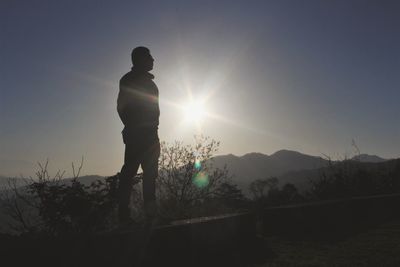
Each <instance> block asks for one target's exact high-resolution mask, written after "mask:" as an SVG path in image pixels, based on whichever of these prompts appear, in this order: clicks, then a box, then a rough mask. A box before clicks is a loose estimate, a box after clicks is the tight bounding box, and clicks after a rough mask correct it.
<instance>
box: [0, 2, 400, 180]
mask: <svg viewBox="0 0 400 267" xmlns="http://www.w3.org/2000/svg"><path fill="white" fill-rule="evenodd" d="M0 12H1V14H0V23H1V24H0V26H1V35H0V42H1V43H0V45H1V49H0V78H1V79H0V89H1V92H0V138H1V139H0V174H3V175H18V174H20V173H22V174H24V175H29V174H31V173H32V172H33V168H34V165H35V163H36V162H37V161H44V160H46V158H49V160H50V166H51V168H50V170H55V169H63V170H67V171H69V170H70V165H71V162H72V161H75V162H78V161H79V160H80V158H81V156H84V157H85V165H84V171H83V173H85V174H100V175H109V174H114V173H116V172H117V171H119V169H120V167H121V164H122V159H123V151H124V147H123V143H122V140H121V135H120V132H121V130H122V123H121V122H120V120H119V118H118V115H117V112H116V98H117V93H118V81H119V79H120V77H121V76H122V75H123V74H124V73H126V72H127V71H129V69H130V67H131V62H130V52H131V49H132V48H133V47H136V46H139V45H144V46H148V47H149V48H150V50H151V52H152V54H153V57H154V58H155V67H154V70H153V74H154V75H155V77H156V78H155V82H156V83H157V85H158V87H159V90H160V108H161V117H160V130H159V135H160V139H161V140H165V141H168V142H170V141H173V140H183V141H184V142H191V141H192V139H193V138H192V137H193V135H194V134H196V132H197V129H196V127H195V125H194V124H191V123H182V120H183V117H184V114H183V113H182V111H181V110H180V109H177V108H176V107H174V105H173V104H174V103H175V104H182V103H184V102H185V101H187V99H188V93H187V92H188V91H191V92H192V94H193V96H194V97H195V98H202V97H204V96H208V100H207V103H206V109H207V112H208V113H212V114H214V115H216V117H218V118H205V119H204V120H203V123H202V129H201V132H202V133H203V134H205V135H208V136H211V137H213V138H215V139H217V140H219V141H221V149H220V154H227V153H233V154H236V155H242V154H245V153H248V152H262V153H265V154H271V153H273V152H275V151H277V150H279V149H290V150H297V151H300V152H303V153H307V154H312V155H322V153H324V154H328V155H331V156H337V155H344V154H345V153H350V152H351V149H352V148H351V140H352V139H355V141H356V142H357V145H358V146H359V148H360V150H361V152H363V153H369V154H378V155H380V156H382V157H386V158H392V157H400V123H399V122H400V119H399V118H400V105H399V102H400V15H399V14H400V1H397V0H393V1H384V0H376V1H367V0H360V1H352V0H343V1H340V0H335V1H333V0H332V1H328V0H319V1H312V0H307V1H297V0H293V1H282V0H276V1H140V2H139V1H138V2H135V1H128V0H127V1H98V0H97V1H82V0H79V1H52V0H48V1H32V0H26V1H18V0H2V1H1V2H0Z"/></svg>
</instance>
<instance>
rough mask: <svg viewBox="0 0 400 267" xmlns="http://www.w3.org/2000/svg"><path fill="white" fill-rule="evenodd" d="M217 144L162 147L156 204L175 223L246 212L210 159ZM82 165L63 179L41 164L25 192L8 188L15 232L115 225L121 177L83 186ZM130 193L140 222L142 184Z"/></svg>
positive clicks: (94, 229)
mask: <svg viewBox="0 0 400 267" xmlns="http://www.w3.org/2000/svg"><path fill="white" fill-rule="evenodd" d="M218 146H219V142H217V141H215V140H212V139H210V138H207V137H197V138H196V143H195V145H194V146H193V145H183V144H182V143H180V142H175V143H173V144H167V143H165V142H164V143H162V144H161V148H162V150H161V156H160V159H159V162H160V164H159V168H160V170H159V177H158V178H157V200H158V203H159V211H160V214H161V216H162V217H166V218H168V219H169V220H174V219H182V218H190V217H193V216H207V215H216V214H220V213H224V212H232V211H236V210H238V209H241V208H243V205H244V204H245V202H246V201H245V198H244V196H243V194H242V192H241V190H240V189H238V188H237V186H236V185H233V184H231V182H230V177H229V175H228V171H227V169H226V168H224V169H217V168H213V166H212V162H211V161H209V159H210V158H211V157H212V156H213V155H214V153H215V152H216V151H217V150H218ZM82 165H83V160H82V162H81V165H80V167H79V168H78V169H77V170H75V166H74V165H72V170H73V175H74V177H73V178H72V179H69V180H65V179H63V175H64V173H61V172H57V173H56V175H54V176H53V177H51V176H50V175H49V173H48V170H47V166H48V162H46V163H45V164H43V165H42V164H39V171H38V172H37V173H36V178H35V179H33V178H31V179H30V180H29V182H28V183H27V184H26V186H24V187H23V188H18V187H17V186H14V187H10V189H11V190H10V191H9V192H11V193H12V194H9V196H8V199H7V201H4V202H5V203H8V209H7V212H8V214H9V215H11V216H12V217H13V218H14V220H15V221H16V222H17V224H18V227H15V228H18V230H19V231H20V232H45V233H48V234H50V235H56V236H57V235H65V234H70V233H90V232H99V231H104V230H109V229H112V228H113V227H115V226H116V224H117V223H116V222H117V221H116V217H117V216H116V207H117V199H118V190H117V188H118V175H115V176H111V177H108V178H106V179H104V180H97V181H95V182H93V183H91V184H90V185H85V184H83V183H81V182H80V181H79V173H80V170H81V168H82ZM138 176H139V178H140V176H141V174H139V175H138ZM132 178H133V177H132ZM132 190H133V193H132V197H131V206H132V215H133V216H132V217H133V218H134V219H135V220H136V221H138V222H141V221H142V220H143V219H144V214H143V198H142V190H141V186H140V184H136V185H135V186H134V187H133V189H132ZM32 210H33V211H34V212H33V213H34V215H33V216H30V215H29V216H28V213H27V211H32Z"/></svg>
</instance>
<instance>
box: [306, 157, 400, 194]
mask: <svg viewBox="0 0 400 267" xmlns="http://www.w3.org/2000/svg"><path fill="white" fill-rule="evenodd" d="M310 183H311V189H310V190H309V192H308V197H309V198H310V199H315V200H319V199H334V198H346V197H353V196H369V195H377V194H390V193H399V192H400V160H399V159H397V160H389V161H386V162H382V163H365V162H358V161H354V160H347V159H346V160H343V161H340V162H333V161H329V165H328V167H327V168H323V169H321V174H320V176H319V178H318V179H312V180H310Z"/></svg>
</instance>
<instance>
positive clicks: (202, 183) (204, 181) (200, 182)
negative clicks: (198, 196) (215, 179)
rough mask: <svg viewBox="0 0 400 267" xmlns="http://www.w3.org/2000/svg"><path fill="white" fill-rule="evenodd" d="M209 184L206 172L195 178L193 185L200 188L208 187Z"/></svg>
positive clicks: (198, 174) (199, 173)
mask: <svg viewBox="0 0 400 267" xmlns="http://www.w3.org/2000/svg"><path fill="white" fill-rule="evenodd" d="M209 182H210V181H209V179H208V175H207V174H206V173H205V172H198V173H197V174H195V175H194V176H193V184H194V185H195V186H197V187H198V188H203V187H206V186H207V185H208V184H209Z"/></svg>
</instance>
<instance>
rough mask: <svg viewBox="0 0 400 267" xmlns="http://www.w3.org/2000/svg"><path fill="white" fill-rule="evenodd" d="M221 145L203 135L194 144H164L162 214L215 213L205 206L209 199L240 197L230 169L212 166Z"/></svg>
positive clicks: (160, 180) (160, 193)
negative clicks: (232, 181) (230, 174)
mask: <svg viewBox="0 0 400 267" xmlns="http://www.w3.org/2000/svg"><path fill="white" fill-rule="evenodd" d="M218 147H219V142H217V141H215V140H213V139H210V138H208V137H203V136H199V137H196V143H195V145H194V146H191V145H183V144H182V143H181V142H175V143H173V144H167V143H165V142H164V143H162V144H161V156H160V160H159V166H160V171H159V177H158V180H157V185H158V186H157V195H158V201H159V205H160V207H161V213H162V214H163V216H166V217H169V218H173V219H178V218H188V217H191V216H201V215H210V214H213V213H214V212H213V210H212V207H209V209H207V210H204V209H203V208H202V206H203V207H204V206H205V205H207V203H209V202H210V201H212V202H216V201H217V200H218V201H219V204H222V202H224V203H225V204H227V202H225V201H226V200H227V199H224V200H223V201H222V199H221V198H222V196H224V197H228V198H229V199H230V200H232V199H234V198H237V199H239V196H240V195H241V192H240V190H239V189H237V187H235V186H233V185H232V184H230V177H229V175H228V170H227V169H226V168H224V169H218V168H213V166H212V162H211V161H210V160H209V159H210V158H211V157H212V156H213V155H214V153H215V152H217V151H218ZM227 201H229V200H227ZM200 211H203V212H200Z"/></svg>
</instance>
